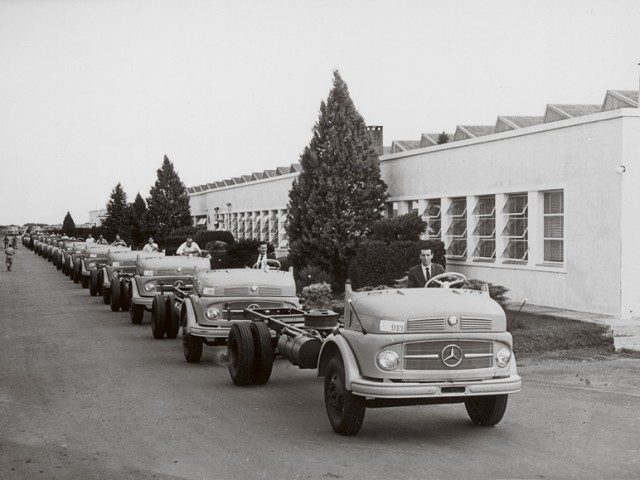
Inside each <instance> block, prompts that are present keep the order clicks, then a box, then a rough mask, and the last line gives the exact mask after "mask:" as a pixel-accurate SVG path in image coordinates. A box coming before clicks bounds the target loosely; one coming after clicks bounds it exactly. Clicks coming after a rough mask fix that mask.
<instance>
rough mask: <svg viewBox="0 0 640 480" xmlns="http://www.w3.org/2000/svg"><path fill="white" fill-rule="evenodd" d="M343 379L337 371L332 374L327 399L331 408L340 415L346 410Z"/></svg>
mask: <svg viewBox="0 0 640 480" xmlns="http://www.w3.org/2000/svg"><path fill="white" fill-rule="evenodd" d="M343 389H344V386H343V384H342V379H341V378H340V376H339V375H338V374H337V373H334V374H333V375H331V379H330V380H329V383H328V385H327V400H328V405H329V407H331V410H332V411H333V412H334V413H335V414H336V415H338V416H342V412H343V411H344V398H343V394H342V392H343Z"/></svg>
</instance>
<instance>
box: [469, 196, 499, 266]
mask: <svg viewBox="0 0 640 480" xmlns="http://www.w3.org/2000/svg"><path fill="white" fill-rule="evenodd" d="M473 217H474V220H475V225H476V228H475V230H474V231H473V238H474V240H475V245H476V248H475V250H474V251H473V257H474V258H478V259H486V260H495V258H496V197H494V196H493V195H491V196H487V197H479V198H478V203H477V204H476V208H475V209H474V210H473Z"/></svg>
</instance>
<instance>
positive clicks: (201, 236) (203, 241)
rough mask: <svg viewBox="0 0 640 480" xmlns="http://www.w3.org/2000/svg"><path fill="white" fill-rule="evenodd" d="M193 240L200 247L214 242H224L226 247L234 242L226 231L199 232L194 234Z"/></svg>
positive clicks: (230, 234)
mask: <svg viewBox="0 0 640 480" xmlns="http://www.w3.org/2000/svg"><path fill="white" fill-rule="evenodd" d="M193 240H194V242H196V243H197V244H198V245H200V246H201V247H202V246H203V245H208V244H209V243H210V242H215V241H220V242H224V243H226V244H227V245H231V244H233V243H234V242H235V239H234V238H233V234H232V233H231V232H228V231H226V230H200V231H198V232H196V233H195V236H194V237H193ZM208 250H209V249H208Z"/></svg>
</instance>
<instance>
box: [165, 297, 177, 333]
mask: <svg viewBox="0 0 640 480" xmlns="http://www.w3.org/2000/svg"><path fill="white" fill-rule="evenodd" d="M164 299H165V302H166V309H167V314H166V319H165V322H166V323H165V327H164V329H165V332H166V334H167V338H176V337H177V336H178V332H179V331H180V317H179V316H178V315H176V312H174V311H173V305H172V302H171V297H170V296H165V297H164Z"/></svg>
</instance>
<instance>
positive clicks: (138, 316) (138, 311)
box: [129, 305, 144, 325]
mask: <svg viewBox="0 0 640 480" xmlns="http://www.w3.org/2000/svg"><path fill="white" fill-rule="evenodd" d="M129 318H131V323H133V324H135V325H140V324H141V323H142V319H143V318H144V305H131V308H130V309H129Z"/></svg>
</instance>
